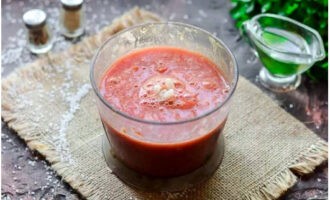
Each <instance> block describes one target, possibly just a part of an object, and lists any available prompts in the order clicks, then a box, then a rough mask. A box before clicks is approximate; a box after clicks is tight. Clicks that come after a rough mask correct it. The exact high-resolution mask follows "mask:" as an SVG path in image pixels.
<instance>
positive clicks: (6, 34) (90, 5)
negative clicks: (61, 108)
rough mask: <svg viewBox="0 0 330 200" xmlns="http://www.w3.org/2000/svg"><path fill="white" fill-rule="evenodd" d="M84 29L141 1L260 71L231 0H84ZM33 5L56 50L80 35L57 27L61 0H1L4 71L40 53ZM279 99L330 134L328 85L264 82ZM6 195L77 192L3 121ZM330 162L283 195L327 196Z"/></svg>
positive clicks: (249, 70) (253, 74)
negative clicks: (33, 34) (29, 28)
mask: <svg viewBox="0 0 330 200" xmlns="http://www.w3.org/2000/svg"><path fill="white" fill-rule="evenodd" d="M85 5H86V10H85V13H86V34H85V36H88V35H92V34H94V33H95V32H97V31H99V30H100V29H101V28H102V27H104V26H106V25H108V24H110V22H111V21H112V19H114V17H116V16H118V15H120V14H122V13H123V12H124V11H126V10H128V9H130V8H132V7H134V6H135V5H138V6H140V7H142V8H144V9H147V10H151V11H154V12H156V13H159V14H160V15H161V16H163V17H164V18H167V19H169V20H172V21H181V22H186V23H190V24H193V25H197V26H199V27H201V28H203V29H206V30H207V31H209V32H211V33H213V34H216V35H217V36H218V37H219V38H220V39H222V40H223V41H224V43H225V44H227V45H228V47H229V48H230V49H231V50H232V51H233V53H234V55H235V57H236V59H237V62H238V66H239V69H240V74H241V75H243V76H245V77H247V78H248V79H249V80H250V81H251V82H253V83H254V84H255V85H257V86H258V87H260V88H262V87H261V86H260V84H259V82H258V78H257V74H258V70H259V69H260V67H261V64H260V62H259V61H258V59H257V58H256V57H255V56H254V54H253V53H252V51H251V49H250V47H249V46H248V45H247V44H246V43H245V42H244V40H242V38H241V37H240V34H239V32H238V31H237V30H236V29H235V27H234V22H233V21H232V19H231V18H230V16H229V13H228V12H229V9H230V2H229V0H218V1H216V0H203V1H198V0H195V1H192V0H168V1H167V0H166V1H165V0H161V1H148V0H138V1H128V0H113V1H107V0H97V1H92V0H86V1H85ZM32 8H41V9H43V10H45V11H46V12H47V14H48V24H49V26H50V28H51V30H52V32H53V34H54V40H55V43H54V48H53V49H52V51H55V52H58V51H61V50H63V49H65V48H66V47H68V46H69V45H71V44H72V43H75V42H77V41H79V39H77V40H65V39H64V37H63V36H61V35H60V33H59V28H58V23H59V8H60V5H59V2H58V1H53V0H25V1H24V0H3V1H2V25H1V26H2V30H1V31H2V41H1V44H2V55H1V61H2V68H1V74H2V77H5V76H6V75H7V74H9V73H10V72H12V71H13V70H14V69H15V68H19V67H20V66H22V65H24V64H25V63H28V62H32V61H33V60H35V59H37V58H38V57H37V56H34V55H31V54H30V53H29V51H28V50H27V48H26V32H25V28H24V25H23V23H22V15H23V13H24V12H25V11H27V10H29V9H32ZM262 89H263V90H264V91H265V92H266V93H267V94H268V95H269V96H270V97H271V98H272V99H274V101H276V103H277V104H279V105H280V106H281V107H282V108H284V109H285V110H286V111H287V112H289V113H290V114H291V115H293V116H294V117H296V118H297V119H298V120H300V121H301V122H303V123H304V124H305V125H306V126H307V127H308V128H310V129H311V130H312V131H314V132H315V133H317V134H318V135H319V136H321V137H322V138H323V139H325V140H328V85H327V83H312V82H311V81H309V80H308V79H307V78H306V77H305V76H304V77H303V81H302V85H301V86H300V87H299V88H298V90H296V91H293V92H289V93H283V94H275V93H272V92H269V91H267V90H265V89H264V88H262ZM1 130H2V134H1V142H2V148H1V156H2V158H1V159H2V164H1V169H2V177H1V179H2V186H1V194H2V195H1V196H2V199H58V200H59V199H77V198H79V196H78V195H77V194H76V193H75V192H74V191H72V190H71V189H70V186H68V185H66V184H65V183H64V182H63V181H62V180H61V177H58V176H57V175H56V172H54V171H53V170H52V169H51V168H50V166H49V165H48V163H47V162H45V161H44V160H43V158H42V157H41V156H40V155H38V153H36V152H32V151H30V150H29V149H28V148H27V147H26V145H25V143H24V141H22V140H21V139H20V138H18V136H17V135H16V134H15V132H14V131H12V130H10V129H9V128H8V126H7V125H6V124H5V123H3V122H2V128H1ZM327 172H328V166H327V164H326V163H325V164H324V165H322V166H320V167H319V168H318V169H317V170H316V172H315V173H313V174H311V175H309V176H305V177H301V178H300V180H299V181H298V183H297V184H296V185H295V186H294V187H293V188H292V189H290V190H289V191H288V192H287V193H286V194H285V195H284V196H283V197H282V199H327V196H328V173H327Z"/></svg>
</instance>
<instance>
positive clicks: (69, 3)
mask: <svg viewBox="0 0 330 200" xmlns="http://www.w3.org/2000/svg"><path fill="white" fill-rule="evenodd" d="M83 2H84V1H83V0H61V4H62V8H61V16H60V27H61V32H62V34H63V35H64V36H65V37H68V38H75V37H78V36H80V35H82V34H83V33H84V26H85V16H84V8H83Z"/></svg>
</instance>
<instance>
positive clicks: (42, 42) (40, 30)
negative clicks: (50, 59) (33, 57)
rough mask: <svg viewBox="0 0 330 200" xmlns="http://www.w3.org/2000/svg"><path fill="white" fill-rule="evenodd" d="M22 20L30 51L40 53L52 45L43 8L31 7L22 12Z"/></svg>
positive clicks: (46, 50)
mask: <svg viewBox="0 0 330 200" xmlns="http://www.w3.org/2000/svg"><path fill="white" fill-rule="evenodd" d="M23 22H24V24H25V26H26V28H27V30H28V38H27V39H28V48H29V49H30V51H31V52H32V53H35V54H42V53H46V52H48V51H49V50H50V49H51V48H52V47H53V43H52V36H51V33H50V31H49V29H48V26H47V15H46V13H45V12H44V11H43V10H40V9H32V10H29V11H27V12H25V13H24V15H23Z"/></svg>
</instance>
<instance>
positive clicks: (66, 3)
mask: <svg viewBox="0 0 330 200" xmlns="http://www.w3.org/2000/svg"><path fill="white" fill-rule="evenodd" d="M61 3H62V6H63V8H65V9H68V10H76V9H79V8H81V6H82V4H83V3H84V0H61Z"/></svg>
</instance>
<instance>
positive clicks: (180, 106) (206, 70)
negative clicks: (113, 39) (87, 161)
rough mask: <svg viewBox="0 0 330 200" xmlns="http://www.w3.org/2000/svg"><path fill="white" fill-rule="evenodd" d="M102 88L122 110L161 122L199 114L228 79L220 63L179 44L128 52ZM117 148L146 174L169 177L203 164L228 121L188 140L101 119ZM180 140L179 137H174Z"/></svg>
mask: <svg viewBox="0 0 330 200" xmlns="http://www.w3.org/2000/svg"><path fill="white" fill-rule="evenodd" d="M99 88H100V93H101V95H102V96H103V97H104V98H105V100H106V101H108V102H109V104H110V105H112V106H113V107H114V108H116V109H117V110H119V111H121V112H123V113H126V114H127V115H129V116H132V117H135V118H139V119H143V120H148V121H157V122H175V121H182V120H187V119H191V118H195V117H197V116H200V115H202V114H204V113H206V112H207V111H210V110H212V109H214V108H215V107H217V106H218V105H219V104H220V103H221V102H223V101H224V99H225V98H226V97H227V95H228V92H229V85H228V83H227V81H226V79H225V77H224V76H223V75H222V72H221V71H220V70H219V69H218V68H217V66H216V65H215V64H214V63H213V62H212V61H210V60H209V59H208V58H206V57H205V56H203V55H201V54H198V53H195V52H191V51H188V50H184V49H179V48H174V47H152V48H145V49H141V50H138V51H135V52H132V53H130V54H127V55H125V56H123V57H121V58H120V59H118V60H117V61H116V62H115V63H113V64H112V65H111V66H109V69H108V70H107V71H106V72H105V74H104V76H103V78H102V80H101V83H100V87H99ZM102 121H103V123H104V125H105V128H106V131H107V133H108V136H109V140H110V143H111V146H112V149H113V151H114V153H115V154H116V156H117V157H118V158H119V159H120V160H122V161H123V162H124V163H125V164H126V165H127V166H128V167H130V168H132V169H134V170H136V171H138V172H141V173H143V174H147V175H152V176H160V177H168V176H177V175H182V174H185V173H188V172H190V171H192V170H194V169H196V168H198V167H200V166H201V165H202V164H203V163H204V162H205V161H206V160H207V158H208V157H210V155H212V153H213V151H214V148H215V145H216V142H217V139H218V136H219V134H220V132H221V131H222V129H223V126H224V123H225V120H224V121H220V122H219V126H218V127H216V128H215V129H214V130H212V131H211V132H209V133H205V135H202V136H199V137H198V138H194V139H192V140H189V141H183V142H175V143H168V142H167V141H168V140H169V138H168V137H166V136H164V138H166V141H165V139H164V141H161V140H162V136H160V137H159V136H157V140H158V141H157V142H154V141H153V140H152V138H151V139H150V138H149V139H148V137H150V135H149V136H146V137H145V138H144V137H143V135H144V133H138V134H139V136H141V137H140V138H137V137H132V136H131V135H129V134H127V133H126V132H125V131H121V130H120V131H119V130H114V128H112V127H111V125H110V124H107V123H106V120H104V119H103V120H102ZM173 141H175V139H174V140H173Z"/></svg>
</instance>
